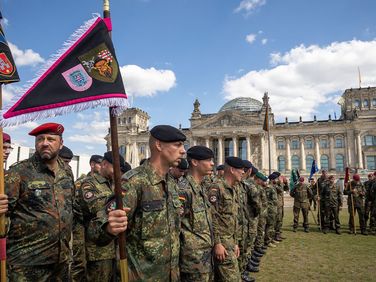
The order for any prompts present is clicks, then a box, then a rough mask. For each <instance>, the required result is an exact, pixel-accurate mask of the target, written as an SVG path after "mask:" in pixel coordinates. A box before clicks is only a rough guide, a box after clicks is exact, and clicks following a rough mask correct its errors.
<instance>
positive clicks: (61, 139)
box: [60, 136, 64, 150]
mask: <svg viewBox="0 0 376 282" xmlns="http://www.w3.org/2000/svg"><path fill="white" fill-rule="evenodd" d="M63 146H64V140H63V137H61V136H60V150H61V149H62V148H63Z"/></svg>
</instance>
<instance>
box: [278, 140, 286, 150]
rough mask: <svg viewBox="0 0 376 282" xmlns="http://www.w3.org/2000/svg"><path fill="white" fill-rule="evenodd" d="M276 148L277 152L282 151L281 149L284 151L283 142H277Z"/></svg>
mask: <svg viewBox="0 0 376 282" xmlns="http://www.w3.org/2000/svg"><path fill="white" fill-rule="evenodd" d="M277 148H278V150H283V149H285V141H283V140H279V141H278V142H277Z"/></svg>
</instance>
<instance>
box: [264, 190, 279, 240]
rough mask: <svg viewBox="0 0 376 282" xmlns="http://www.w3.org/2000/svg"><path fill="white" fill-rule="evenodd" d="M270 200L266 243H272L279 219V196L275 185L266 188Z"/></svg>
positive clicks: (266, 225)
mask: <svg viewBox="0 0 376 282" xmlns="http://www.w3.org/2000/svg"><path fill="white" fill-rule="evenodd" d="M265 192H266V197H267V200H268V215H267V217H266V224H265V239H264V242H265V245H268V244H269V243H271V242H272V241H273V239H274V236H275V229H274V227H275V223H276V219H277V205H278V196H277V190H276V188H275V187H274V186H273V185H268V186H267V187H266V189H265Z"/></svg>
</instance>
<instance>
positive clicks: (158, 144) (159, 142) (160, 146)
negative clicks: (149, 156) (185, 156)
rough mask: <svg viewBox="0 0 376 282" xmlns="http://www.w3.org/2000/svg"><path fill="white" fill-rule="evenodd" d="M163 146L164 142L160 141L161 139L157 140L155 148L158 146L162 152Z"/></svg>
mask: <svg viewBox="0 0 376 282" xmlns="http://www.w3.org/2000/svg"><path fill="white" fill-rule="evenodd" d="M162 147H163V144H162V142H161V141H160V140H158V139H157V140H155V148H157V150H158V151H159V152H161V151H162Z"/></svg>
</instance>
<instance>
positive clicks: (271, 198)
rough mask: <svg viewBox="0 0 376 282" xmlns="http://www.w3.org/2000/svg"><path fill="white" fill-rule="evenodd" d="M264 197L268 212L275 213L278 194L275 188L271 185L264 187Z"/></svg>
mask: <svg viewBox="0 0 376 282" xmlns="http://www.w3.org/2000/svg"><path fill="white" fill-rule="evenodd" d="M265 192H266V198H267V199H268V214H269V215H274V214H277V205H278V196H277V190H276V188H275V187H274V186H273V185H270V184H269V185H268V186H267V187H266V188H265Z"/></svg>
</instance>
